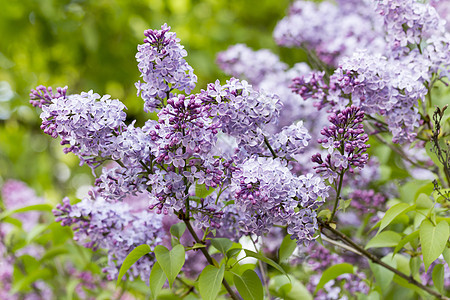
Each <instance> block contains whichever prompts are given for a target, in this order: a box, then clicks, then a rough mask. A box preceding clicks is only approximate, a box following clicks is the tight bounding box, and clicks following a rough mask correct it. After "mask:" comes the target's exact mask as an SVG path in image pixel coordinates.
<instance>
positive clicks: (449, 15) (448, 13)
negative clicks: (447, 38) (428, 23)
mask: <svg viewBox="0 0 450 300" xmlns="http://www.w3.org/2000/svg"><path fill="white" fill-rule="evenodd" d="M430 5H431V6H433V7H434V8H435V9H436V11H437V13H438V14H439V16H440V17H441V18H442V19H443V20H445V28H446V30H447V31H450V6H449V5H448V3H447V2H446V1H445V0H430Z"/></svg>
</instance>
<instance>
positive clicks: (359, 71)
mask: <svg viewBox="0 0 450 300" xmlns="http://www.w3.org/2000/svg"><path fill="white" fill-rule="evenodd" d="M423 74H424V72H418V70H414V69H411V68H409V66H408V65H405V64H404V63H402V62H401V61H397V60H388V59H386V58H384V57H382V56H379V55H374V56H371V55H367V53H365V52H363V51H361V52H357V53H355V54H354V55H353V56H352V57H351V58H348V59H344V60H343V61H342V65H341V67H340V68H339V69H338V70H336V72H335V75H336V77H335V80H336V84H337V85H339V86H340V89H341V90H342V92H343V93H344V94H349V95H351V98H352V101H353V103H355V104H356V105H359V106H361V108H362V109H363V110H364V111H365V112H366V113H368V114H373V113H375V114H379V115H385V116H386V122H387V123H388V126H389V130H390V131H391V132H392V135H393V141H394V142H397V143H404V142H407V141H412V140H413V138H414V137H415V136H416V134H415V132H414V130H415V128H416V127H418V126H419V119H420V116H419V114H418V109H417V103H418V100H419V99H423V98H424V96H425V95H426V93H427V89H426V88H425V86H424V85H423V84H422V82H423V77H422V76H426V75H423Z"/></svg>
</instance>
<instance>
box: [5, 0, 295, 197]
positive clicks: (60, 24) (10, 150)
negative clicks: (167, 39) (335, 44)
mask: <svg viewBox="0 0 450 300" xmlns="http://www.w3.org/2000/svg"><path fill="white" fill-rule="evenodd" d="M289 2H290V1H288V0H278V1H272V0H258V1H239V0H204V1H199V0H167V1H158V0H147V1H144V0H135V1H127V0H110V1H108V0H95V1H89V0H86V1H82V0H78V1H77V0H73V1H68V0H65V1H64V0H21V1H18V0H17V1H16V0H0V7H1V9H0V37H1V38H0V185H1V183H2V181H4V180H6V179H8V178H15V179H19V180H23V181H25V182H27V183H28V184H30V185H31V186H32V187H33V188H35V189H36V190H37V192H38V193H39V194H44V195H45V196H46V197H47V198H48V199H52V200H53V201H59V199H61V198H60V197H61V196H64V195H68V196H74V195H75V194H76V193H77V189H78V190H79V189H80V187H83V186H85V187H86V186H87V185H89V184H92V182H93V178H92V176H91V175H90V170H89V168H87V167H86V166H83V167H82V168H78V167H77V165H78V159H77V158H76V157H74V156H73V155H71V154H69V155H64V154H63V153H62V149H61V147H60V146H59V143H58V141H57V140H53V141H52V139H51V138H50V137H48V136H46V135H44V134H43V133H42V132H41V131H40V129H39V125H40V119H39V110H36V109H34V108H33V107H31V106H30V105H29V104H28V100H29V96H28V94H29V91H30V89H31V88H34V87H36V86H37V85H39V84H43V85H46V86H52V87H57V86H65V85H68V86H69V93H80V92H81V91H88V90H90V89H93V90H94V91H95V92H97V93H99V94H110V95H112V97H113V98H118V99H120V100H122V101H123V102H124V103H125V105H126V106H127V107H128V111H127V113H128V114H129V117H130V118H131V119H134V118H138V119H140V120H143V119H144V120H145V119H146V118H148V116H146V115H145V114H144V113H143V112H142V107H143V101H142V100H141V99H140V98H138V97H137V96H136V89H135V87H134V82H136V81H137V80H138V79H139V72H138V69H137V66H136V61H135V57H134V56H135V53H136V49H137V45H138V44H140V43H142V42H143V37H144V36H143V31H144V30H145V29H147V28H160V26H161V25H162V24H163V23H168V24H169V25H170V26H171V27H172V30H173V31H175V32H176V33H177V35H178V37H179V38H180V39H181V43H182V44H183V45H184V46H185V48H186V50H187V51H188V57H187V61H188V62H189V64H190V65H191V66H192V67H193V68H194V70H195V73H196V74H197V76H198V79H199V80H198V84H197V89H196V91H199V90H200V89H201V88H204V87H205V86H206V84H207V83H208V82H213V81H215V80H216V79H217V78H218V79H220V80H222V81H223V80H225V79H226V78H227V76H226V75H225V74H223V72H221V71H220V70H219V68H218V67H217V65H216V64H215V58H216V55H217V53H218V52H219V51H222V50H225V49H226V48H228V47H229V46H231V45H233V44H236V43H245V44H247V45H249V46H250V47H252V48H254V49H260V48H269V49H272V50H273V51H274V52H275V53H277V54H281V57H282V59H283V60H284V61H287V62H288V63H291V64H292V63H294V62H296V61H298V58H299V57H298V56H299V55H301V54H299V53H298V51H296V50H288V49H279V48H278V47H277V46H276V45H275V43H274V41H273V39H272V31H273V28H274V27H275V25H276V23H277V22H278V20H280V19H281V18H283V16H285V14H286V12H287V9H288V6H289ZM280 51H281V53H280ZM79 194H82V193H81V192H80V193H79Z"/></svg>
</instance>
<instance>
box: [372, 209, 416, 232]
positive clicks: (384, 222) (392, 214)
mask: <svg viewBox="0 0 450 300" xmlns="http://www.w3.org/2000/svg"><path fill="white" fill-rule="evenodd" d="M412 207H413V206H410V205H409V204H407V203H398V204H396V205H394V206H392V207H391V208H389V210H388V211H387V212H386V214H385V215H384V217H383V219H381V224H380V228H379V229H378V233H380V232H381V231H382V230H383V229H384V228H386V226H388V225H389V224H391V222H392V221H393V220H394V219H395V218H396V217H397V216H398V215H400V214H402V213H404V212H406V211H407V210H408V208H412ZM378 233H377V234H378Z"/></svg>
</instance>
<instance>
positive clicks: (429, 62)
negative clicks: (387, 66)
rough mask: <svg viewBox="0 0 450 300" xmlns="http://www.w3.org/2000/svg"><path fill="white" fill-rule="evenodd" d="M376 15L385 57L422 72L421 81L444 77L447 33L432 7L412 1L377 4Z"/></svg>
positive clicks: (449, 44)
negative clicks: (379, 18)
mask: <svg viewBox="0 0 450 300" xmlns="http://www.w3.org/2000/svg"><path fill="white" fill-rule="evenodd" d="M376 12H377V13H378V14H380V15H381V16H383V19H384V29H385V31H386V33H387V34H386V39H387V41H388V45H389V48H388V52H387V53H386V54H387V56H389V57H392V58H395V59H400V60H403V59H406V61H407V62H408V64H409V65H410V68H415V69H417V68H419V69H425V72H423V73H422V74H423V77H424V78H423V79H424V81H427V82H428V83H430V82H431V81H432V77H433V76H434V75H435V76H437V77H438V78H443V77H448V70H449V68H450V62H449V61H450V51H449V49H450V33H449V32H446V30H445V21H444V20H443V19H441V18H440V17H439V15H438V13H437V12H436V9H435V8H434V7H433V6H431V5H430V4H428V3H421V2H419V1H415V0H401V1H397V0H378V1H376ZM430 86H431V84H430Z"/></svg>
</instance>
